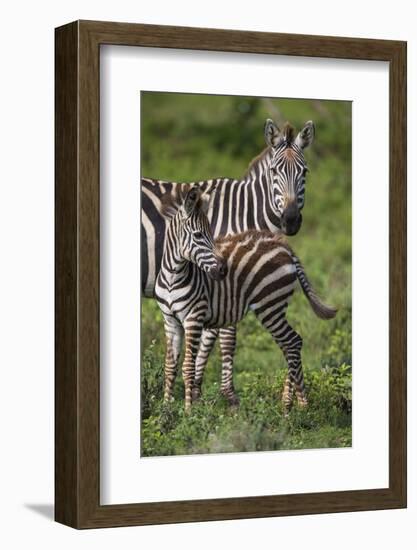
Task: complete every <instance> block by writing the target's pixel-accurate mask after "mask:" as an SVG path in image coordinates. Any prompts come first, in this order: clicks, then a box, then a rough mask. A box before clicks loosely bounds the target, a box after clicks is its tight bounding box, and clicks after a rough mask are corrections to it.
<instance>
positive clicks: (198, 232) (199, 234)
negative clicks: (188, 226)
mask: <svg viewBox="0 0 417 550" xmlns="http://www.w3.org/2000/svg"><path fill="white" fill-rule="evenodd" d="M194 237H195V238H196V239H202V238H203V234H202V233H201V231H194Z"/></svg>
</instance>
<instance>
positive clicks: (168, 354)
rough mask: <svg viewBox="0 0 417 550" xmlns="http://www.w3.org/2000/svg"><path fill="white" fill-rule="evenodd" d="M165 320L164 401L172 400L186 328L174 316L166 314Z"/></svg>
mask: <svg viewBox="0 0 417 550" xmlns="http://www.w3.org/2000/svg"><path fill="white" fill-rule="evenodd" d="M164 321H165V340H166V349H165V383H164V401H171V400H172V393H173V389H174V382H175V378H176V376H177V366H178V358H179V356H180V353H181V344H182V339H183V333H184V330H183V328H182V326H181V324H180V323H178V321H176V319H175V318H174V317H168V316H166V317H165V319H164Z"/></svg>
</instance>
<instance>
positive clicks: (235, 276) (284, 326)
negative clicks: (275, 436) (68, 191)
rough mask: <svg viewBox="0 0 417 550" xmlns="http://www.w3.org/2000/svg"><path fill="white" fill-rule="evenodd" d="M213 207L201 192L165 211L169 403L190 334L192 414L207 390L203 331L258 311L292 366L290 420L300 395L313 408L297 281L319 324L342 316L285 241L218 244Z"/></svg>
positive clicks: (162, 302) (244, 238) (163, 287)
mask: <svg viewBox="0 0 417 550" xmlns="http://www.w3.org/2000/svg"><path fill="white" fill-rule="evenodd" d="M206 208H207V204H205V202H203V199H202V197H201V192H200V191H199V190H198V189H197V188H196V187H191V188H188V190H186V191H185V194H184V195H183V197H182V204H181V206H180V207H179V208H178V209H170V208H169V207H168V205H167V208H166V215H167V216H171V220H170V222H169V225H168V230H167V234H166V239H165V247H164V254H163V256H162V263H161V269H160V272H159V274H158V277H157V280H156V288H155V295H156V298H157V301H158V304H159V306H160V308H161V310H162V314H163V317H164V325H165V335H166V354H165V387H164V399H165V400H166V401H169V400H170V399H171V398H172V392H173V385H174V381H175V377H176V372H177V364H178V359H179V355H180V352H181V346H182V339H183V335H184V332H185V357H184V361H183V365H182V373H183V378H184V386H185V408H186V410H188V409H189V408H190V407H191V403H192V399H193V393H194V396H196V393H197V394H198V391H199V385H201V376H200V378H199V380H197V381H196V376H195V375H196V367H195V363H196V357H197V352H198V348H199V345H200V339H201V335H202V332H203V330H204V329H211V328H221V327H230V326H234V325H236V323H238V322H239V321H240V320H241V319H242V318H243V317H244V316H245V315H246V313H247V312H248V311H249V310H252V311H253V312H254V313H255V315H256V316H257V318H258V319H259V321H260V322H261V323H262V325H263V326H264V327H265V328H266V329H267V330H268V331H269V332H270V334H271V335H272V337H273V338H274V340H275V342H276V343H277V344H278V346H279V347H280V348H281V350H282V351H283V353H284V356H285V359H286V361H287V365H288V377H287V381H286V384H285V388H284V392H283V404H284V411H285V413H287V412H288V410H289V407H290V405H291V401H292V390H293V388H295V392H296V396H297V400H298V403H299V404H300V405H302V406H306V405H307V398H306V394H305V387H304V379H303V371H302V364H301V347H302V339H301V336H300V335H299V334H298V333H297V332H296V331H295V330H294V329H293V328H292V327H291V326H290V325H289V323H288V321H287V320H286V318H285V314H286V310H287V307H288V304H289V301H290V298H291V296H292V294H293V292H294V290H295V288H296V285H297V282H298V283H299V284H300V285H301V288H302V290H303V291H304V294H305V295H306V297H307V299H308V301H309V303H310V306H311V307H312V309H313V311H314V312H315V314H316V315H317V316H318V317H320V318H322V319H331V318H332V317H334V316H335V315H336V310H335V309H334V308H332V307H330V306H327V305H325V304H323V302H321V300H320V299H319V297H318V296H317V294H316V293H315V292H314V290H313V288H312V287H311V284H310V282H309V281H308V279H307V276H306V274H305V271H304V269H303V267H302V265H301V263H300V261H299V259H298V258H297V256H296V255H295V254H294V253H293V251H292V250H291V248H290V247H289V245H288V244H287V242H286V240H285V238H284V237H283V236H282V235H279V234H273V233H271V232H269V231H246V232H243V233H240V234H237V235H232V236H226V237H223V238H220V239H217V240H216V242H214V240H213V236H212V232H211V229H210V224H209V221H208V218H207V216H206V213H205V210H206ZM200 374H201V373H200Z"/></svg>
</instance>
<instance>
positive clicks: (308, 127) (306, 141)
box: [295, 120, 316, 149]
mask: <svg viewBox="0 0 417 550" xmlns="http://www.w3.org/2000/svg"><path fill="white" fill-rule="evenodd" d="M315 132H316V130H315V128H314V122H313V121H312V120H309V121H308V122H306V123H305V125H304V128H303V129H302V130H301V132H300V133H299V134H298V136H297V137H296V138H295V143H296V144H297V145H298V147H301V149H305V148H306V147H308V146H309V145H311V144H312V143H313V139H314V134H315Z"/></svg>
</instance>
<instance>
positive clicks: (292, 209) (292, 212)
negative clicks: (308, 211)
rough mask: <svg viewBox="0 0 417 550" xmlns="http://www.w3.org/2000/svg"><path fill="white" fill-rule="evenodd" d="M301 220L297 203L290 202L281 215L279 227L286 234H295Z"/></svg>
mask: <svg viewBox="0 0 417 550" xmlns="http://www.w3.org/2000/svg"><path fill="white" fill-rule="evenodd" d="M302 220H303V218H302V216H301V212H300V211H299V210H298V207H297V205H296V204H294V203H292V204H291V205H289V206H288V207H287V208H286V209H285V211H284V213H283V215H282V219H281V229H282V230H283V232H284V233H285V234H286V235H290V236H291V235H295V234H296V233H298V231H299V229H300V227H301V222H302Z"/></svg>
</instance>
